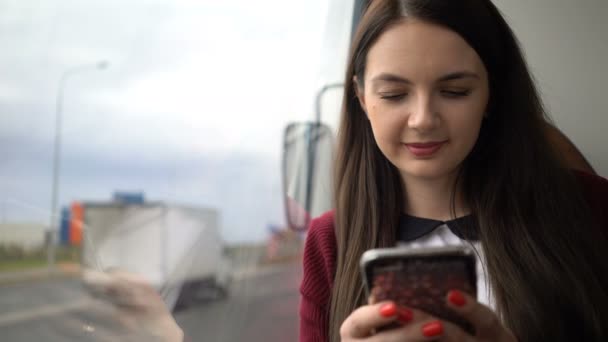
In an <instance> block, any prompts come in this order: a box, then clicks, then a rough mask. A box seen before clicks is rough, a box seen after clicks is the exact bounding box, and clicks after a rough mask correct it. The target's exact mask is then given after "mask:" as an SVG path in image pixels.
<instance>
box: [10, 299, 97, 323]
mask: <svg viewBox="0 0 608 342" xmlns="http://www.w3.org/2000/svg"><path fill="white" fill-rule="evenodd" d="M92 303H93V300H92V299H81V300H79V301H77V302H73V303H68V304H62V305H47V306H42V307H37V308H33V309H29V310H24V311H20V312H11V313H8V314H4V315H0V327H2V326H7V325H12V324H16V323H20V322H24V321H30V320H33V319H37V318H43V317H48V316H53V315H57V314H61V313H64V312H67V311H72V310H76V309H81V308H83V307H86V306H87V305H90V304H92Z"/></svg>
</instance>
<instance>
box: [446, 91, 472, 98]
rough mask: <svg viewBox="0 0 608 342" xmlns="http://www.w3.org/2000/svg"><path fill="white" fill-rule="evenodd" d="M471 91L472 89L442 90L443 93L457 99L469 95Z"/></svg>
mask: <svg viewBox="0 0 608 342" xmlns="http://www.w3.org/2000/svg"><path fill="white" fill-rule="evenodd" d="M470 93H471V91H470V90H447V89H446V90H442V91H441V94H442V95H443V96H445V97H447V98H452V99H457V98H461V97H465V96H468V95H469V94H470Z"/></svg>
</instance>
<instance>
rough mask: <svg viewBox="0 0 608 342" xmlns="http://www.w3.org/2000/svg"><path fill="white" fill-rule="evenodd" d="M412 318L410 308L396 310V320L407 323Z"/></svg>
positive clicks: (412, 314)
mask: <svg viewBox="0 0 608 342" xmlns="http://www.w3.org/2000/svg"><path fill="white" fill-rule="evenodd" d="M413 318H414V313H413V312H412V310H410V309H406V308H399V310H397V320H398V321H399V322H401V323H407V322H409V321H411V320H412V319H413Z"/></svg>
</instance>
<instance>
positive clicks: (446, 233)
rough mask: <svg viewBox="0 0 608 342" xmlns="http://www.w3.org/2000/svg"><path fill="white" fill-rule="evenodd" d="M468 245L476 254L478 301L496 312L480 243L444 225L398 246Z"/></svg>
mask: <svg viewBox="0 0 608 342" xmlns="http://www.w3.org/2000/svg"><path fill="white" fill-rule="evenodd" d="M460 245H466V246H470V247H473V248H474V249H475V250H476V251H477V253H476V259H477V262H476V271H477V300H478V301H479V302H480V303H482V304H485V305H487V306H489V307H490V308H492V310H495V308H496V306H495V300H494V296H493V295H492V294H491V293H490V286H489V284H488V281H487V272H486V269H485V267H484V265H485V257H484V253H483V250H482V247H481V244H480V243H479V242H470V241H467V240H463V239H461V238H459V237H458V236H456V235H455V234H454V233H453V232H452V231H451V230H450V229H449V228H448V226H447V225H446V224H445V223H444V224H442V225H441V226H439V227H437V228H435V229H434V230H433V231H432V232H430V233H428V234H425V235H423V236H422V237H419V238H417V239H415V240H412V241H407V242H404V241H399V242H398V244H397V246H400V247H401V246H402V247H406V248H422V247H445V246H460Z"/></svg>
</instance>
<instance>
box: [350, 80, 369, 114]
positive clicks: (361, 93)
mask: <svg viewBox="0 0 608 342" xmlns="http://www.w3.org/2000/svg"><path fill="white" fill-rule="evenodd" d="M353 86H354V88H355V94H357V99H359V104H360V105H361V108H363V111H364V112H365V114H366V115H367V107H366V106H365V92H364V89H363V84H362V83H361V82H359V79H358V78H357V76H353Z"/></svg>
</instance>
